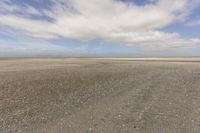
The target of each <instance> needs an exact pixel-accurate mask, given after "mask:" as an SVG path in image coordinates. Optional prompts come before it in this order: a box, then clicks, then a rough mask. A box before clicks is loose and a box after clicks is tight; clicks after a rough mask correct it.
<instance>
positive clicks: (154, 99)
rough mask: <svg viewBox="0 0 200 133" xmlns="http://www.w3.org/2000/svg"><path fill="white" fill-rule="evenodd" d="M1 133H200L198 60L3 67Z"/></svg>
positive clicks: (5, 63) (36, 62)
mask: <svg viewBox="0 0 200 133" xmlns="http://www.w3.org/2000/svg"><path fill="white" fill-rule="evenodd" d="M0 132H1V133H15V132H22V133H42V132H43V133H199V132H200V63H199V59H198V58H193V59H184V58H181V60H180V58H179V59H178V60H177V59H176V60H175V59H174V58H173V59H169V58H168V59H161V58H159V59H153V58H152V59H150V58H148V59H146V58H143V59H141V60H139V59H138V58H137V59H136V58H131V59H130V58H128V59H116V58H112V59H111V58H110V59H100V58H99V59H24V60H20V59H15V60H13V59H12V60H1V61H0Z"/></svg>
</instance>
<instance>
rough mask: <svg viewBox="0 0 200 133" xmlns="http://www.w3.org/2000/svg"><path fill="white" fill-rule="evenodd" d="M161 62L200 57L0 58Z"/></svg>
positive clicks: (194, 59)
mask: <svg viewBox="0 0 200 133" xmlns="http://www.w3.org/2000/svg"><path fill="white" fill-rule="evenodd" d="M80 60H81V61H95V60H98V61H149V62H156V61H163V62H200V57H134V58H122V57H120V58H97V57H93V58H88V57H80V58H70V57H69V58H42V57H41V58H35V57H25V58H24V57H23V58H0V61H80Z"/></svg>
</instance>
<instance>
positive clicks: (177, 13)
mask: <svg viewBox="0 0 200 133" xmlns="http://www.w3.org/2000/svg"><path fill="white" fill-rule="evenodd" d="M135 56H200V0H0V57H135Z"/></svg>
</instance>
